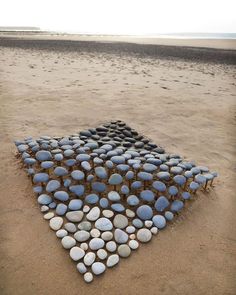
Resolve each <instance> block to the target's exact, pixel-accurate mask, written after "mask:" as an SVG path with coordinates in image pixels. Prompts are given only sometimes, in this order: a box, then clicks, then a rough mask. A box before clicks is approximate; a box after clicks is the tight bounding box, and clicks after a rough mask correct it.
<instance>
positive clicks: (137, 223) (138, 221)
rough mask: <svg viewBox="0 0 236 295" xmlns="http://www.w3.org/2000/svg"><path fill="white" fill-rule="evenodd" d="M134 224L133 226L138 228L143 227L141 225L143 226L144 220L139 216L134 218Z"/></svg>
mask: <svg viewBox="0 0 236 295" xmlns="http://www.w3.org/2000/svg"><path fill="white" fill-rule="evenodd" d="M132 224H133V226H135V227H136V228H141V227H143V222H142V220H140V219H138V218H135V219H133V221H132Z"/></svg>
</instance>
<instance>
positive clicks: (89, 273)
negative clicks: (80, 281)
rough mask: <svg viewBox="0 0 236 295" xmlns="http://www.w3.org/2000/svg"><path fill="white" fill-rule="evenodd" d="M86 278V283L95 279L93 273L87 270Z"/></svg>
mask: <svg viewBox="0 0 236 295" xmlns="http://www.w3.org/2000/svg"><path fill="white" fill-rule="evenodd" d="M84 280H85V282H86V283H91V282H92V281H93V274H92V273H91V272H86V273H85V274H84Z"/></svg>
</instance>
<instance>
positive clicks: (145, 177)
mask: <svg viewBox="0 0 236 295" xmlns="http://www.w3.org/2000/svg"><path fill="white" fill-rule="evenodd" d="M138 178H140V179H141V180H143V181H151V180H152V179H153V175H152V174H150V173H148V172H139V173H138Z"/></svg>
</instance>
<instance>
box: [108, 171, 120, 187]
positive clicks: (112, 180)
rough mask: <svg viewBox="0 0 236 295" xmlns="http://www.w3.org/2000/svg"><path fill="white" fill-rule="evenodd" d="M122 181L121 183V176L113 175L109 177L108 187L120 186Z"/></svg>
mask: <svg viewBox="0 0 236 295" xmlns="http://www.w3.org/2000/svg"><path fill="white" fill-rule="evenodd" d="M122 181H123V178H122V176H121V175H120V174H118V173H114V174H112V175H111V176H110V178H109V181H108V182H109V184H110V185H118V184H121V183H122Z"/></svg>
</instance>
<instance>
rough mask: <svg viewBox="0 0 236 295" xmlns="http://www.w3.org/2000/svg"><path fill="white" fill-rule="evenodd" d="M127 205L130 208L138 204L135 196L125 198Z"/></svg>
mask: <svg viewBox="0 0 236 295" xmlns="http://www.w3.org/2000/svg"><path fill="white" fill-rule="evenodd" d="M127 203H128V204H129V205H130V206H137V205H138V204H139V198H138V197H137V196H135V195H130V196H128V198H127Z"/></svg>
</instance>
